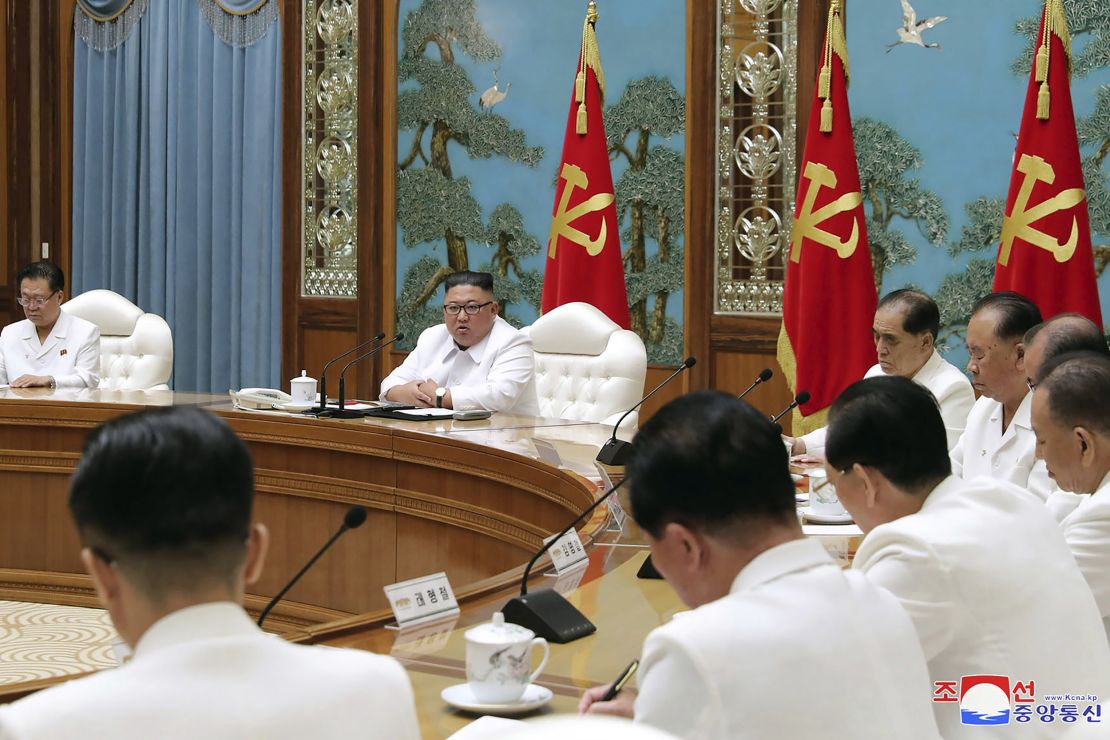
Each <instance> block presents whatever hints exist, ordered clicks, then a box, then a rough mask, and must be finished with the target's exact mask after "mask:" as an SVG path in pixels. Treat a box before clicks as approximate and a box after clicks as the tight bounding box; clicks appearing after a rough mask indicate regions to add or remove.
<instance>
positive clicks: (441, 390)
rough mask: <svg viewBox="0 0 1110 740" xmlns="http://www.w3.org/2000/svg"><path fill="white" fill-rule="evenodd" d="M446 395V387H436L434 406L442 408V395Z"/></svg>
mask: <svg viewBox="0 0 1110 740" xmlns="http://www.w3.org/2000/svg"><path fill="white" fill-rule="evenodd" d="M446 395H447V389H446V388H444V387H443V386H440V387H439V388H436V408H437V409H441V408H443V397H444V396H446Z"/></svg>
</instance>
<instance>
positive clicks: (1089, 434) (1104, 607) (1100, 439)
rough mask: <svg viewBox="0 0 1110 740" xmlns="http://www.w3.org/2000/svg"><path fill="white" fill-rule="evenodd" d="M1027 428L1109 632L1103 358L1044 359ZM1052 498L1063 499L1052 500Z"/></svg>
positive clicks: (1106, 360)
mask: <svg viewBox="0 0 1110 740" xmlns="http://www.w3.org/2000/svg"><path fill="white" fill-rule="evenodd" d="M1033 429H1034V430H1035V431H1036V434H1037V454H1038V455H1039V456H1040V457H1042V458H1043V459H1044V461H1045V463H1046V464H1047V465H1048V474H1049V475H1050V476H1052V478H1053V480H1055V481H1056V482H1057V484H1059V486H1060V488H1062V489H1063V492H1060V493H1055V494H1053V495H1052V497H1051V498H1049V508H1050V509H1054V513H1055V514H1056V515H1057V516H1060V517H1061V518H1062V521H1061V522H1060V528H1061V530H1062V531H1063V533H1064V539H1065V540H1067V543H1068V547H1070V548H1071V551H1072V554H1073V555H1074V556H1075V560H1076V562H1077V563H1078V564H1079V569H1080V570H1081V571H1083V576H1084V577H1085V578H1086V579H1087V585H1089V586H1090V587H1091V591H1092V592H1093V593H1094V596H1095V601H1096V602H1097V603H1098V607H1099V611H1100V612H1101V614H1102V618H1103V623H1104V625H1105V627H1106V630H1107V635H1108V637H1110V357H1107V355H1106V354H1105V353H1101V354H1096V353H1094V352H1074V353H1066V354H1063V355H1059V356H1057V357H1055V358H1053V359H1051V360H1049V361H1048V362H1047V363H1046V364H1045V365H1044V367H1043V370H1042V373H1041V376H1040V381H1039V382H1038V383H1037V388H1036V390H1035V391H1033ZM1067 492H1073V493H1067ZM1075 494H1080V495H1078V496H1076V495H1075ZM1058 497H1059V498H1063V497H1068V500H1069V503H1070V506H1068V507H1066V508H1065V507H1062V506H1059V505H1057V506H1054V503H1055V501H1056V499H1057V498H1058Z"/></svg>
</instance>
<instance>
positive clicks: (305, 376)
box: [289, 370, 316, 383]
mask: <svg viewBox="0 0 1110 740" xmlns="http://www.w3.org/2000/svg"><path fill="white" fill-rule="evenodd" d="M289 382H290V383H315V382H316V378H310V377H308V371H307V370H301V375H300V377H299V378H293V379H292V380H290V381H289Z"/></svg>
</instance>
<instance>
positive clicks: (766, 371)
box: [736, 367, 774, 400]
mask: <svg viewBox="0 0 1110 740" xmlns="http://www.w3.org/2000/svg"><path fill="white" fill-rule="evenodd" d="M772 375H774V373H773V372H772V371H771V368H769V367H765V368H763V369H762V370H760V371H759V377H758V378H756V379H755V382H754V383H752V384H751V385H749V386H748V389H747V390H746V391H744V392H743V393H741V394H740V395H739V396H737V397H736V400H740V399H741V398H743V397H744V396H746V395H748V394H749V393H751V392H752V389H753V388H755V387H756V386H757V385H759V384H760V383H766V382H767V381H768V380H770V379H771V376H772Z"/></svg>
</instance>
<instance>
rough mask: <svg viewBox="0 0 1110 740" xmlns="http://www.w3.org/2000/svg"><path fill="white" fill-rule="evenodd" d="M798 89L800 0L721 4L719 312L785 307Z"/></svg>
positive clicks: (769, 310)
mask: <svg viewBox="0 0 1110 740" xmlns="http://www.w3.org/2000/svg"><path fill="white" fill-rule="evenodd" d="M797 89H798V0H718V2H717V131H716V133H717V148H716V152H717V157H716V163H717V175H716V183H717V188H716V196H715V199H714V200H715V216H716V219H715V223H716V228H717V233H716V238H715V245H716V275H715V280H714V288H715V290H714V313H718V314H780V313H781V312H782V287H783V277H784V275H785V270H784V267H783V260H782V255H783V247H784V245H785V244H786V243H787V242H788V241H789V234H790V228H791V225H792V223H793V217H794V190H795V175H794V170H795V160H796V151H795V149H796V146H795V140H796V127H797V124H796V104H797Z"/></svg>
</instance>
